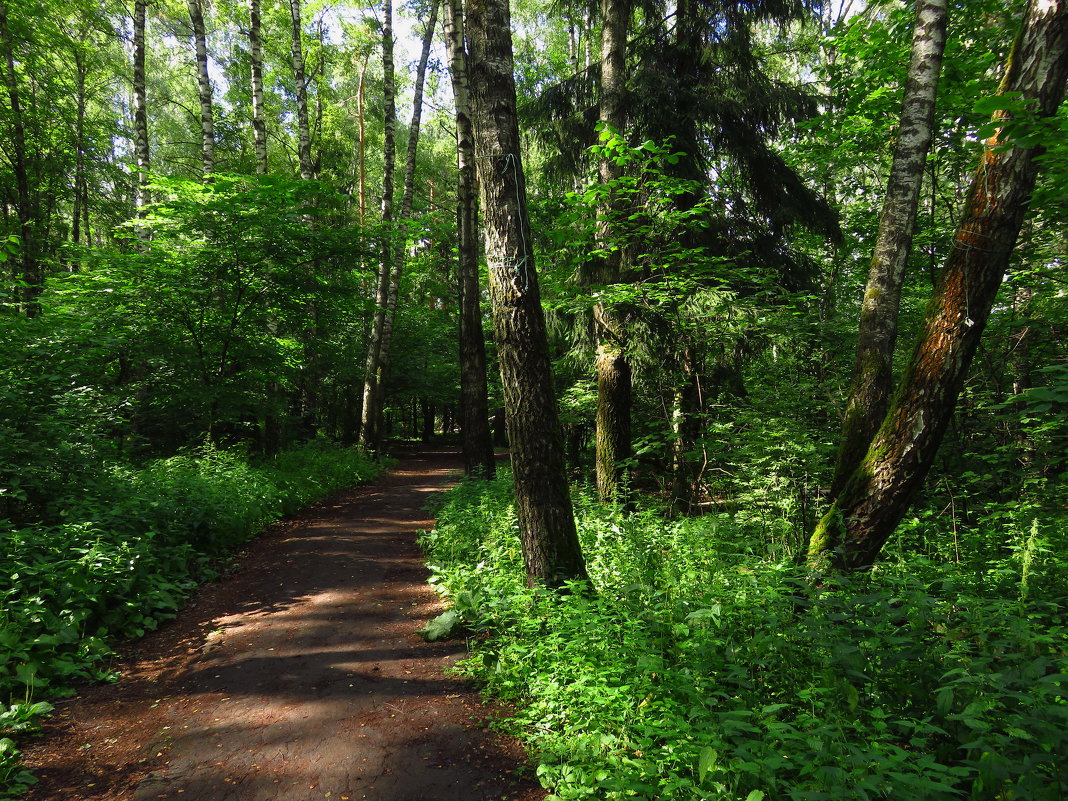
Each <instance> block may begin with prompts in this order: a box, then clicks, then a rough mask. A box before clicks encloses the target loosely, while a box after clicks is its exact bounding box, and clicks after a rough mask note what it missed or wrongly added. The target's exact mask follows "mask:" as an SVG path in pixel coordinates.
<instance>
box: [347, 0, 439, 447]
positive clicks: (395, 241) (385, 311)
mask: <svg viewBox="0 0 1068 801" xmlns="http://www.w3.org/2000/svg"><path fill="white" fill-rule="evenodd" d="M386 11H387V15H386V20H387V21H386V23H385V24H384V25H383V34H382V35H383V40H382V48H383V49H382V52H383V65H384V67H385V69H384V72H385V74H386V75H387V76H388V78H387V81H386V85H387V87H388V88H387V89H386V90H385V91H386V93H387V95H388V99H387V101H386V173H387V175H388V176H389V183H388V194H389V195H390V196H392V190H393V169H394V164H393V161H394V152H393V151H394V147H395V145H394V137H393V129H394V128H395V126H396V115H397V111H396V99H395V98H394V96H393V33H392V31H393V24H392V6H391V5H390V4H389V2H388V0H387V3H386ZM437 17H438V3H437V2H436V0H435V1H434V2H432V3H431V6H430V14H429V16H428V19H427V23H426V28H425V30H424V32H423V46H422V50H421V51H420V56H419V66H418V68H417V69H416V75H415V93H414V94H415V96H414V100H413V106H412V122H411V125H410V126H409V127H408V150H407V155H406V158H405V162H404V183H403V186H402V189H401V208H400V218H399V222H400V223H402V224H403V223H406V222H407V221H408V219H409V218H410V217H411V213H412V199H413V196H414V193H415V162H416V157H417V156H418V154H419V130H420V123H421V120H422V114H423V84H424V81H425V78H426V67H427V62H428V61H429V59H430V45H431V41H432V39H433V36H434V27H435V25H436V24H437ZM387 26H388V28H389V33H388V34H387V33H386V32H385V31H386V27H387ZM387 39H388V41H387ZM383 192H384V194H383V201H382V212H383V213H382V221H383V223H385V224H386V225H385V230H386V233H387V238H386V241H385V242H384V243H383V253H382V263H381V271H380V273H379V280H378V292H377V302H378V312H377V314H376V315H375V322H374V327H373V328H372V330H371V339H370V342H369V343H368V348H367V377H366V378H365V383H364V392H363V426H362V427H361V431H360V441H361V442H363V443H364V444H366V445H370V446H372V447H377V446H378V442H379V440H380V438H381V427H382V420H381V417H382V409H383V405H384V403H385V393H386V369H387V368H388V366H389V351H390V347H391V344H392V340H393V322H394V319H395V316H396V313H397V298H398V293H399V292H400V280H401V274H402V272H403V271H404V249H405V244H406V236H405V232H404V231H396V232H394V231H392V230H391V226H390V223H392V222H393V200H392V197H390V199H389V205H388V215H387V205H386V188H385V187H384V188H383ZM387 217H388V219H387ZM390 234H392V237H390Z"/></svg>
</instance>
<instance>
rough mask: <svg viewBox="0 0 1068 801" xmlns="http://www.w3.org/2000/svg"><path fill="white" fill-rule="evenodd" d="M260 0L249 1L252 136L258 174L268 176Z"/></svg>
mask: <svg viewBox="0 0 1068 801" xmlns="http://www.w3.org/2000/svg"><path fill="white" fill-rule="evenodd" d="M260 29H261V23H260V0H249V30H248V42H249V49H250V51H251V52H250V54H249V60H250V61H251V66H252V136H253V138H254V139H255V143H256V145H255V147H256V174H257V175H266V174H267V117H266V114H265V112H264V103H263V40H262V38H261V36H260Z"/></svg>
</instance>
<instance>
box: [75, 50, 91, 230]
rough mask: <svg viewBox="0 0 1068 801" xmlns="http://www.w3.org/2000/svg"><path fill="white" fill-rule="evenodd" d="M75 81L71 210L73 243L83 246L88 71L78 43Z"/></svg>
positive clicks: (85, 197)
mask: <svg viewBox="0 0 1068 801" xmlns="http://www.w3.org/2000/svg"><path fill="white" fill-rule="evenodd" d="M73 55H74V70H75V73H74V80H75V84H74V86H75V92H76V93H77V104H78V108H77V112H76V113H77V116H76V118H75V121H74V203H73V206H72V208H71V213H70V219H71V237H70V238H71V241H73V242H74V244H75V245H78V244H81V233H82V232H81V227H82V221H81V216H82V213H83V211H82V209H83V203H84V204H86V206H87V205H88V200H89V197H88V195H89V193H88V192H87V191H86V180H85V111H86V105H87V100H86V96H85V79H86V74H87V72H88V70H87V69H86V66H85V56H84V55H83V54H82V51H81V48H80V47H79V45H78V43H77V42H75V43H74V48H73ZM85 238H86V244H87V245H88V244H90V243H89V241H88V240H89V227H88V225H87V226H86V237H85Z"/></svg>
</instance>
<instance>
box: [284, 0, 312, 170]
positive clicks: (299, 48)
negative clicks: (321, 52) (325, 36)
mask: <svg viewBox="0 0 1068 801" xmlns="http://www.w3.org/2000/svg"><path fill="white" fill-rule="evenodd" d="M289 20H290V23H291V24H292V28H293V39H292V46H291V52H292V56H293V82H294V83H295V84H296V90H297V136H298V142H297V159H298V161H299V162H300V177H301V178H303V179H304V180H305V181H310V180H311V179H312V178H314V177H315V170H314V168H313V166H312V157H311V128H310V126H309V123H308V81H307V78H306V77H305V75H304V46H303V45H302V44H301V31H302V29H303V25H302V24H301V13H300V0H289Z"/></svg>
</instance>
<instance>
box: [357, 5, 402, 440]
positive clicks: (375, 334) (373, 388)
mask: <svg viewBox="0 0 1068 801" xmlns="http://www.w3.org/2000/svg"><path fill="white" fill-rule="evenodd" d="M393 78H394V76H393V2H392V0H383V3H382V90H383V95H384V100H385V113H384V115H383V124H382V128H383V133H382V139H383V142H382V151H383V158H384V161H385V163H384V165H383V168H382V228H383V230H384V234H383V237H382V242H381V245H380V262H381V263H380V264H379V270H378V286H377V290H376V292H375V302H376V305H377V308H376V310H375V319H374V324H373V325H372V326H371V337H370V340H369V341H368V343H367V362H366V369H365V371H364V372H365V377H364V384H363V406H362V409H361V415H362V418H363V419H362V420H361V422H360V443H361V444H362V445H365V446H367V447H369V448H375V447H377V446H378V441H379V428H380V425H381V419H380V418H381V410H380V409H379V408H378V407H377V405H376V400H377V398H378V397H379V394H378V385H379V384H380V383H381V382H382V378H383V376H382V374H381V372H380V361H379V355H380V354H381V352H382V331H383V329H384V328H385V325H386V312H387V309H388V307H389V282H390V279H391V278H392V277H393V261H392V260H393V244H392V236H393V174H394V170H395V169H396V160H397V143H396V130H397V98H396V96H395V95H394V88H393Z"/></svg>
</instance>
